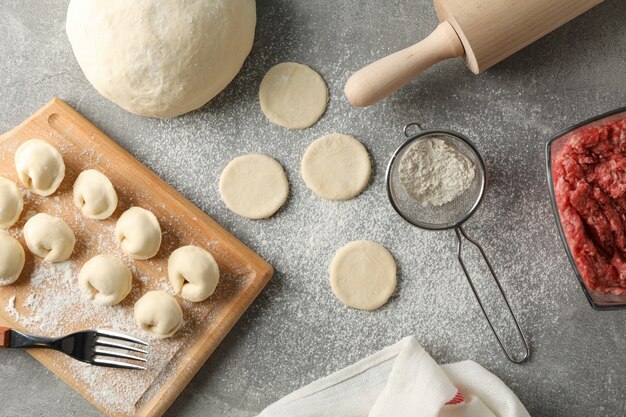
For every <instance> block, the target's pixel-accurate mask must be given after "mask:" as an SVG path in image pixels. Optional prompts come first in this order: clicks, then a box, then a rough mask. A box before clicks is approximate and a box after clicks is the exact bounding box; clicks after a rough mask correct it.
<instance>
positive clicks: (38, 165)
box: [15, 139, 65, 197]
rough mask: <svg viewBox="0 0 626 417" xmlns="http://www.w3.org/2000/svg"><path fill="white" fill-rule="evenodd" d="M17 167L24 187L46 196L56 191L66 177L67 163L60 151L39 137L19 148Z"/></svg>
mask: <svg viewBox="0 0 626 417" xmlns="http://www.w3.org/2000/svg"><path fill="white" fill-rule="evenodd" d="M15 169H16V170H17V176H18V177H19V179H20V181H21V182H22V184H23V185H24V187H26V188H27V189H28V190H30V191H32V192H34V193H35V194H39V195H41V196H44V197H46V196H49V195H50V194H52V193H54V192H55V191H56V190H57V189H58V188H59V185H61V181H63V178H64V177H65V163H64V162H63V157H62V156H61V154H60V153H59V151H58V150H57V149H56V148H55V147H54V146H52V145H50V144H49V143H46V142H44V141H43V140H39V139H31V140H29V141H27V142H24V143H23V144H22V145H21V146H20V147H19V148H17V151H16V152H15Z"/></svg>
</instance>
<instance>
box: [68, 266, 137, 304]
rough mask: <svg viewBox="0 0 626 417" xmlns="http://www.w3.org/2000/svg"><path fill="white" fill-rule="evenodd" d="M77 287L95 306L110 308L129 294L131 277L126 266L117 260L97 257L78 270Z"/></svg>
mask: <svg viewBox="0 0 626 417" xmlns="http://www.w3.org/2000/svg"><path fill="white" fill-rule="evenodd" d="M78 285H79V286H80V288H81V290H82V291H83V294H85V296H86V297H87V298H88V299H90V300H92V301H93V302H94V303H95V304H98V305H101V306H112V305H115V304H117V303H119V302H120V301H122V300H123V299H124V298H126V296H127V295H128V294H129V293H130V290H131V289H132V288H133V276H132V274H131V272H130V269H128V266H127V265H126V264H125V263H124V262H122V261H121V260H120V259H119V258H116V257H115V256H112V255H98V256H95V257H93V258H91V259H90V260H88V261H87V262H85V264H84V265H83V267H82V268H81V269H80V272H79V273H78Z"/></svg>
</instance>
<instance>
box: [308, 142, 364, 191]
mask: <svg viewBox="0 0 626 417" xmlns="http://www.w3.org/2000/svg"><path fill="white" fill-rule="evenodd" d="M301 171H302V178H303V179H304V182H305V183H306V185H307V186H308V187H309V188H310V189H311V190H313V192H314V193H315V194H317V195H318V196H319V197H322V198H325V199H327V200H349V199H351V198H354V197H356V196H357V195H359V193H361V191H363V190H364V189H365V187H366V186H367V183H368V182H369V179H370V174H371V171H372V167H371V163H370V158H369V155H368V153H367V150H366V149H365V147H364V146H363V145H362V144H361V143H360V142H359V141H358V140H356V139H355V138H353V137H352V136H348V135H342V134H340V133H332V134H330V135H326V136H322V137H321V138H319V139H316V140H315V141H313V143H311V144H310V145H309V147H308V148H307V149H306V151H305V152H304V157H303V158H302V165H301Z"/></svg>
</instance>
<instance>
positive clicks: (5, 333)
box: [0, 327, 11, 348]
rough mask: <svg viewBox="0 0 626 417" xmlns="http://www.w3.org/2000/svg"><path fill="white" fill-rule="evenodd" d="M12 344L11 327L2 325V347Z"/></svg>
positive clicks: (0, 332)
mask: <svg viewBox="0 0 626 417" xmlns="http://www.w3.org/2000/svg"><path fill="white" fill-rule="evenodd" d="M10 345H11V329H9V328H8V327H0V348H8V347H10Z"/></svg>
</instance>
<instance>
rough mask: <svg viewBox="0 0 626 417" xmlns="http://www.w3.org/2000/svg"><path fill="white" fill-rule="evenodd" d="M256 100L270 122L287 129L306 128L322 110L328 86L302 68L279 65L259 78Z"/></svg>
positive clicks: (311, 71) (305, 67)
mask: <svg viewBox="0 0 626 417" xmlns="http://www.w3.org/2000/svg"><path fill="white" fill-rule="evenodd" d="M259 101H260V103H261V110H262V111H263V113H264V114H265V116H266V117H267V118H268V119H269V121H270V122H272V123H275V124H277V125H279V126H283V127H286V128H288V129H306V128H307V127H311V126H313V125H314V124H315V122H317V121H318V120H319V118H320V117H322V115H323V114H324V112H325V111H326V105H327V104H328V87H326V83H325V82H324V79H323V78H322V77H321V76H320V75H319V74H318V73H317V72H315V71H313V70H312V69H311V68H309V67H307V66H306V65H303V64H298V63H295V62H283V63H282V64H278V65H276V66H274V67H272V68H271V69H270V70H269V71H268V72H267V74H265V76H264V77H263V80H262V81H261V86H260V87H259Z"/></svg>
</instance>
